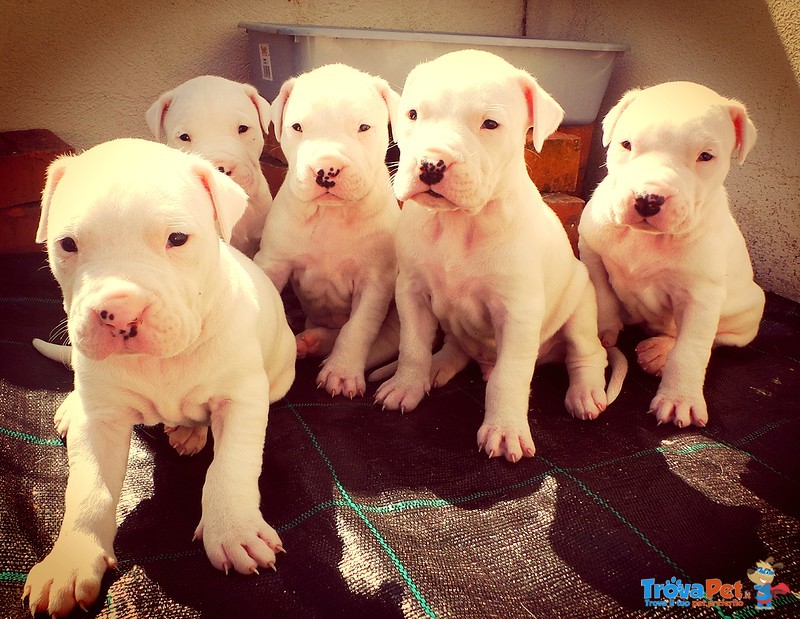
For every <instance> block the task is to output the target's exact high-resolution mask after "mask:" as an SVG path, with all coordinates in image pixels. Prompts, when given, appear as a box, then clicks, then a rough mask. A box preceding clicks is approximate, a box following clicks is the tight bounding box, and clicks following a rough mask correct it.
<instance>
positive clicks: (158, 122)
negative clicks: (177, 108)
mask: <svg viewBox="0 0 800 619" xmlns="http://www.w3.org/2000/svg"><path fill="white" fill-rule="evenodd" d="M174 98H175V91H174V90H168V91H167V92H165V93H163V94H162V95H161V96H160V97H159V98H158V99H156V101H155V102H154V103H153V105H151V106H150V107H149V108H148V110H147V111H146V112H145V113H144V119H145V120H146V121H147V126H148V127H150V133H152V134H153V136H154V137H155V138H156V140H158V141H159V142H160V141H162V137H161V130H162V129H163V128H164V117H165V116H166V115H167V110H169V106H170V105H172V100H173V99H174Z"/></svg>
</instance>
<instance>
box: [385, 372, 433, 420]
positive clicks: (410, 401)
mask: <svg viewBox="0 0 800 619" xmlns="http://www.w3.org/2000/svg"><path fill="white" fill-rule="evenodd" d="M430 389H431V385H430V382H427V381H425V380H424V379H420V378H417V377H416V376H413V375H410V374H407V375H406V376H401V375H400V374H395V375H394V376H393V377H392V378H390V379H389V380H387V381H386V382H385V383H383V384H382V385H381V386H380V387H378V389H377V391H376V392H375V403H376V404H380V405H381V407H382V408H388V409H389V410H393V411H396V410H399V411H401V412H403V413H405V412H407V411H413V410H414V409H415V408H417V406H418V405H419V403H420V402H421V401H422V398H423V397H425V394H426V393H428V392H429V391H430Z"/></svg>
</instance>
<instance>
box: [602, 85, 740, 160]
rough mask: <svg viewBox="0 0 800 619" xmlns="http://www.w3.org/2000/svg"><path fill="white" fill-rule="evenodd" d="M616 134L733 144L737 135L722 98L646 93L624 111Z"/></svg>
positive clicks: (630, 137) (627, 137)
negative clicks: (672, 96)
mask: <svg viewBox="0 0 800 619" xmlns="http://www.w3.org/2000/svg"><path fill="white" fill-rule="evenodd" d="M615 135H616V136H617V137H619V138H620V139H635V138H637V137H647V136H653V137H658V138H659V139H664V140H675V139H680V140H683V141H686V142H696V141H704V142H709V141H710V142H715V143H720V144H723V143H728V142H730V144H731V147H732V145H733V142H734V141H735V139H736V135H735V129H734V126H733V120H732V119H731V116H730V112H729V110H728V108H727V107H725V106H724V105H722V102H721V100H720V99H719V98H716V99H708V98H697V97H692V96H686V97H685V98H669V97H658V96H655V97H654V96H647V95H646V94H645V95H643V96H640V97H637V98H636V100H634V101H633V102H632V103H631V104H630V106H629V107H628V108H627V109H626V110H625V111H624V112H623V114H622V116H621V117H620V120H619V122H618V123H617V127H616V131H615ZM623 136H624V137H623Z"/></svg>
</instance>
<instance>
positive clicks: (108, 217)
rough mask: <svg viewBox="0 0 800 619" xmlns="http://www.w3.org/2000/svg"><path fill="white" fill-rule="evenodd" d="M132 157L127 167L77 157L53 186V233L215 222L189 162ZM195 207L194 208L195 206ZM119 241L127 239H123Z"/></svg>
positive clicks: (201, 187) (51, 209) (49, 221)
mask: <svg viewBox="0 0 800 619" xmlns="http://www.w3.org/2000/svg"><path fill="white" fill-rule="evenodd" d="M152 163H153V162H144V161H130V162H129V165H120V164H119V162H114V161H104V160H103V159H101V158H97V157H93V158H92V159H91V160H88V161H81V158H80V157H79V158H77V160H76V161H73V162H72V165H70V166H69V168H68V169H67V171H66V172H65V174H64V176H63V178H62V179H61V181H60V182H59V184H58V186H57V187H56V189H55V192H54V194H53V198H52V205H51V208H50V218H49V220H48V223H49V225H50V227H51V233H54V234H57V232H58V231H59V230H63V229H75V228H78V227H86V226H91V227H93V228H99V229H105V230H106V231H107V232H109V233H113V231H114V230H115V229H118V228H119V226H120V225H122V224H124V226H125V228H126V229H132V228H135V227H136V224H137V223H142V224H147V223H151V222H154V221H175V220H179V221H180V220H194V221H196V220H198V219H200V220H202V219H203V214H202V213H204V212H205V211H206V210H207V213H206V215H205V217H206V218H208V219H209V220H211V210H210V208H209V209H204V208H203V207H202V206H201V204H200V203H202V202H203V200H204V199H205V196H206V192H205V190H204V188H203V186H202V182H201V180H200V178H199V177H198V176H196V175H194V174H191V173H190V170H189V168H188V167H187V166H185V165H180V166H172V165H168V164H167V163H166V162H162V163H164V165H162V166H160V167H159V166H157V165H152ZM193 205H194V206H193ZM119 241H120V242H121V243H124V242H125V239H124V238H120V239H119Z"/></svg>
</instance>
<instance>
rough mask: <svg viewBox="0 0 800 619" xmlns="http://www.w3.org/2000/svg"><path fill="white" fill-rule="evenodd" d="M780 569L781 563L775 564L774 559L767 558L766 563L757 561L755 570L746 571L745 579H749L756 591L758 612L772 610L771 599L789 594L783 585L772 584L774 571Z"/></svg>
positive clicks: (787, 588) (786, 586)
mask: <svg viewBox="0 0 800 619" xmlns="http://www.w3.org/2000/svg"><path fill="white" fill-rule="evenodd" d="M782 567H783V563H775V558H774V557H769V558H768V559H767V560H766V561H758V562H757V563H756V567H755V569H753V568H750V569H749V570H747V578H749V579H750V581H751V582H752V583H753V587H754V588H755V590H756V602H757V604H758V610H765V609H768V608H772V598H773V597H775V596H777V595H787V594H789V593H791V591H790V589H789V587H788V585H786V584H785V583H778V584H777V585H773V584H772V582H773V581H774V580H775V570H779V569H781V568H782ZM795 595H796V594H795Z"/></svg>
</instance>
